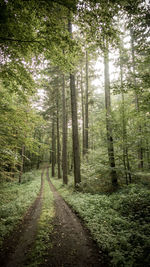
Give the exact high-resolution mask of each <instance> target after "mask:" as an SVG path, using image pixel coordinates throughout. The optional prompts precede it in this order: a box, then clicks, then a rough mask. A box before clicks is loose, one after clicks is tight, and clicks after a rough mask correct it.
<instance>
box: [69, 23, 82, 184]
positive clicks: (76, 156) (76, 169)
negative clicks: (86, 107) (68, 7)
mask: <svg viewBox="0 0 150 267" xmlns="http://www.w3.org/2000/svg"><path fill="white" fill-rule="evenodd" d="M68 30H69V33H70V36H71V37H72V25H71V21H70V20H69V21H68ZM70 93H71V111H72V140H73V159H74V184H75V187H76V186H77V184H78V183H80V182H81V176H80V151H79V138H78V118H77V100H76V88H75V75H74V73H70Z"/></svg>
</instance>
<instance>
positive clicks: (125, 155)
mask: <svg viewBox="0 0 150 267" xmlns="http://www.w3.org/2000/svg"><path fill="white" fill-rule="evenodd" d="M122 68H123V67H122V50H121V48H120V78H121V98H122V138H123V164H124V170H125V177H126V184H128V182H129V181H130V182H131V171H130V163H129V157H128V146H127V128H126V119H125V105H124V92H123V70H122ZM128 177H129V180H128Z"/></svg>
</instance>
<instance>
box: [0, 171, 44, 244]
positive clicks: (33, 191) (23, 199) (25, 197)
mask: <svg viewBox="0 0 150 267" xmlns="http://www.w3.org/2000/svg"><path fill="white" fill-rule="evenodd" d="M40 177H41V176H40V172H39V171H31V172H28V173H26V174H24V177H23V180H24V181H23V183H22V184H18V183H17V182H16V181H14V182H4V183H1V188H0V199H1V200H0V217H1V221H0V236H1V239H0V245H2V242H3V239H4V238H5V237H6V236H7V235H9V234H10V233H11V232H12V231H13V229H14V227H15V226H16V224H18V223H19V222H21V219H22V217H23V215H24V214H25V212H26V211H27V209H28V208H29V207H30V206H31V204H32V203H33V201H34V200H35V198H36V196H37V194H38V192H39V190H40V185H41V179H40Z"/></svg>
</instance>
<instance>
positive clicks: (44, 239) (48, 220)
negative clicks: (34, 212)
mask: <svg viewBox="0 0 150 267" xmlns="http://www.w3.org/2000/svg"><path fill="white" fill-rule="evenodd" d="M54 215H55V213H54V198H53V194H52V192H51V191H50V188H49V184H48V182H47V180H44V188H43V201H42V211H41V215H40V218H39V221H38V230H37V236H36V240H35V244H34V247H33V249H32V251H31V253H30V255H29V259H28V266H30V267H35V266H39V265H40V264H42V262H43V260H44V261H46V256H47V255H48V250H49V248H51V246H52V244H51V240H50V234H51V233H52V231H53V225H52V221H53V218H54Z"/></svg>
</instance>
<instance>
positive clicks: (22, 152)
mask: <svg viewBox="0 0 150 267" xmlns="http://www.w3.org/2000/svg"><path fill="white" fill-rule="evenodd" d="M24 153H25V146H24V145H23V146H22V149H21V165H20V172H19V183H21V178H22V174H23V165H24Z"/></svg>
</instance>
